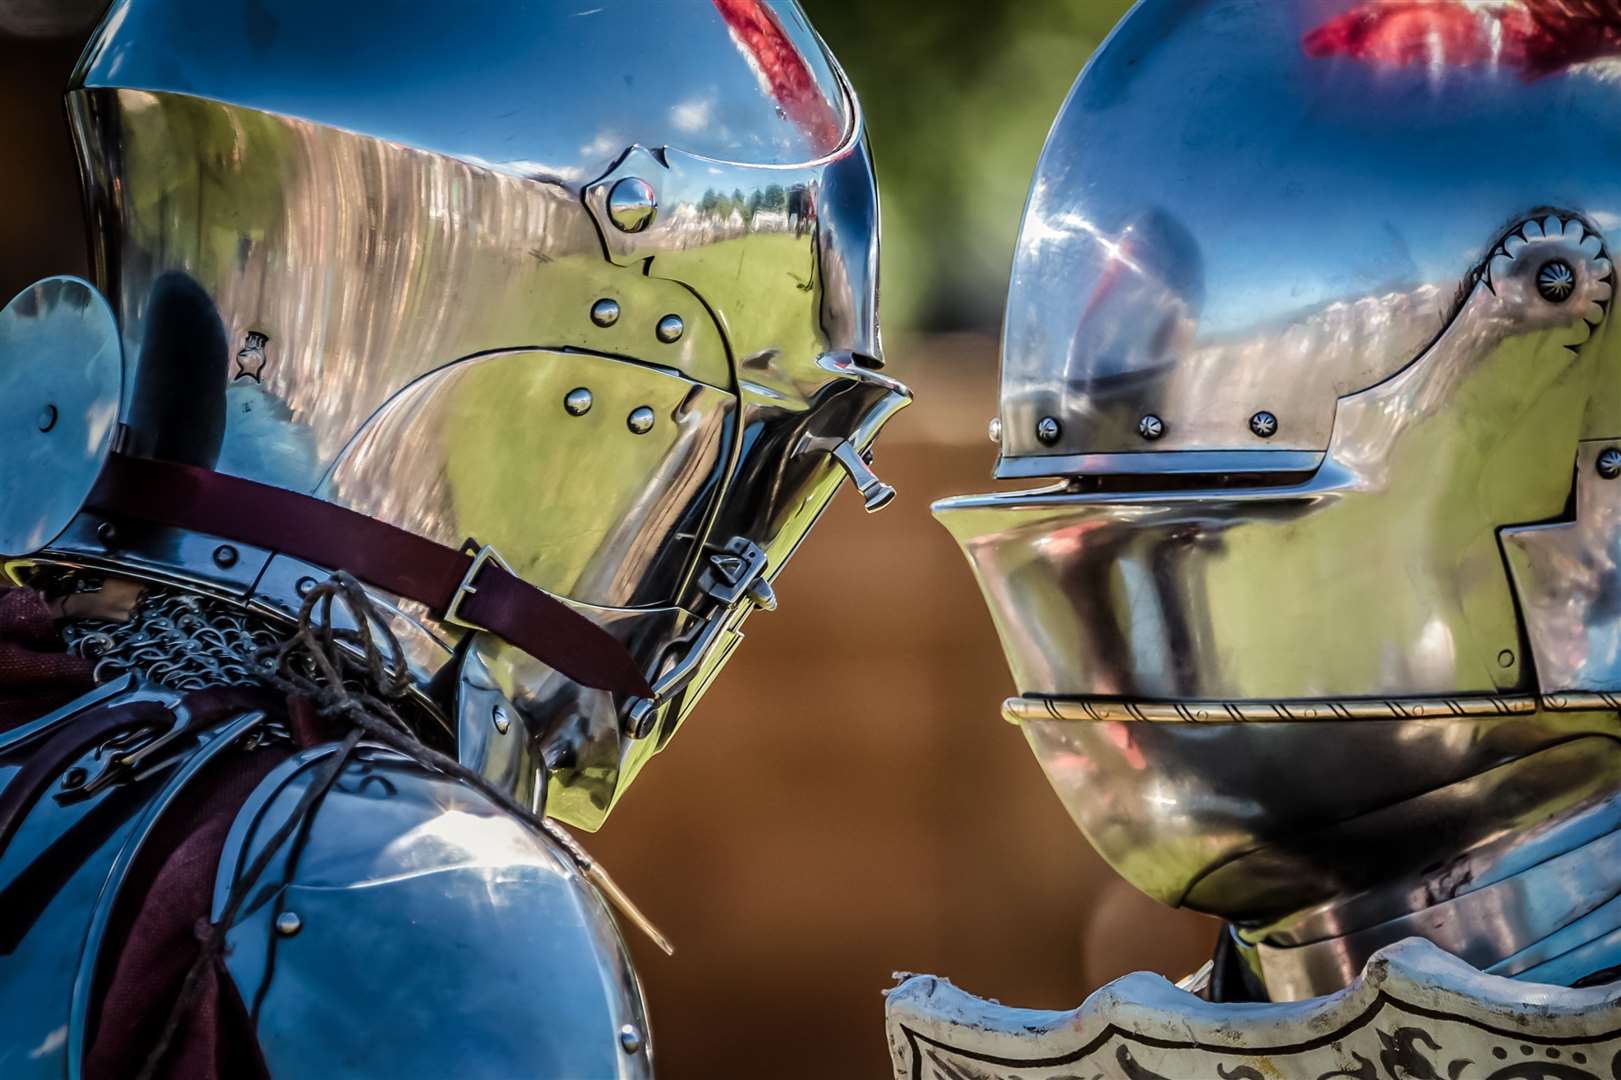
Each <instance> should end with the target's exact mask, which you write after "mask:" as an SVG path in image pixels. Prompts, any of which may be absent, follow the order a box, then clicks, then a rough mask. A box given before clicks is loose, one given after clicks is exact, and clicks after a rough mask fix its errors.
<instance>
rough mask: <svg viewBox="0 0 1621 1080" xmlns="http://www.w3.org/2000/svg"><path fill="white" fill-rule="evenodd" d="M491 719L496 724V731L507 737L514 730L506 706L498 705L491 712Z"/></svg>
mask: <svg viewBox="0 0 1621 1080" xmlns="http://www.w3.org/2000/svg"><path fill="white" fill-rule="evenodd" d="M490 719H491V720H492V721H494V722H495V730H497V731H499V732H500V733H501V734H503V735H505V734H506V733H507V732H508V731H510V730H512V718H511V717H510V716H508V715H507V710H506V706H504V705H497V706H496V707H495V708H494V709H491V710H490Z"/></svg>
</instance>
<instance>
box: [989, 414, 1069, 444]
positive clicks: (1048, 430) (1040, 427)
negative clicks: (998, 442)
mask: <svg viewBox="0 0 1621 1080" xmlns="http://www.w3.org/2000/svg"><path fill="white" fill-rule="evenodd" d="M1063 433H1064V429H1063V428H1061V427H1059V425H1058V421H1057V420H1054V419H1053V418H1052V417H1050V416H1043V417H1042V418H1041V419H1040V420H1039V421H1038V422H1037V423H1036V438H1038V439H1040V440H1041V441H1042V442H1043V443H1045V444H1046V445H1048V446H1051V445H1052V444H1053V443H1055V442H1057V441H1058V436H1060V435H1062V434H1063ZM997 434H998V435H1000V434H1001V432H1000V431H998V432H997Z"/></svg>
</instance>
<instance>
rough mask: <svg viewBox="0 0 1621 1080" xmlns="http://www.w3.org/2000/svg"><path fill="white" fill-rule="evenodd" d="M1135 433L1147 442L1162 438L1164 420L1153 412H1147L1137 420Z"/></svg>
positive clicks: (1163, 434) (1163, 435)
mask: <svg viewBox="0 0 1621 1080" xmlns="http://www.w3.org/2000/svg"><path fill="white" fill-rule="evenodd" d="M1137 434H1139V435H1141V436H1142V437H1143V438H1145V439H1147V440H1148V441H1149V442H1155V441H1157V440H1159V439H1163V438H1164V437H1165V421H1163V420H1161V419H1160V418H1159V417H1157V416H1155V415H1154V414H1153V413H1148V414H1146V415H1145V416H1144V417H1143V418H1142V419H1141V420H1139V421H1137Z"/></svg>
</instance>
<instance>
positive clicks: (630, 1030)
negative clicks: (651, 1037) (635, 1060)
mask: <svg viewBox="0 0 1621 1080" xmlns="http://www.w3.org/2000/svg"><path fill="white" fill-rule="evenodd" d="M619 1046H620V1048H621V1049H623V1050H624V1051H625V1053H627V1054H635V1053H639V1052H640V1051H641V1049H642V1033H641V1032H640V1031H638V1030H636V1025H635V1024H626V1025H625V1026H624V1027H622V1028H620V1029H619Z"/></svg>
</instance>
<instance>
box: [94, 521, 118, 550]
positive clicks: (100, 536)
mask: <svg viewBox="0 0 1621 1080" xmlns="http://www.w3.org/2000/svg"><path fill="white" fill-rule="evenodd" d="M96 539H97V540H100V541H101V542H102V544H103V546H105V547H112V546H113V545H114V544H116V543H117V542H118V526H117V525H114V524H113V523H112V522H110V521H103V522H102V523H101V524H100V525H97V526H96Z"/></svg>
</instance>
